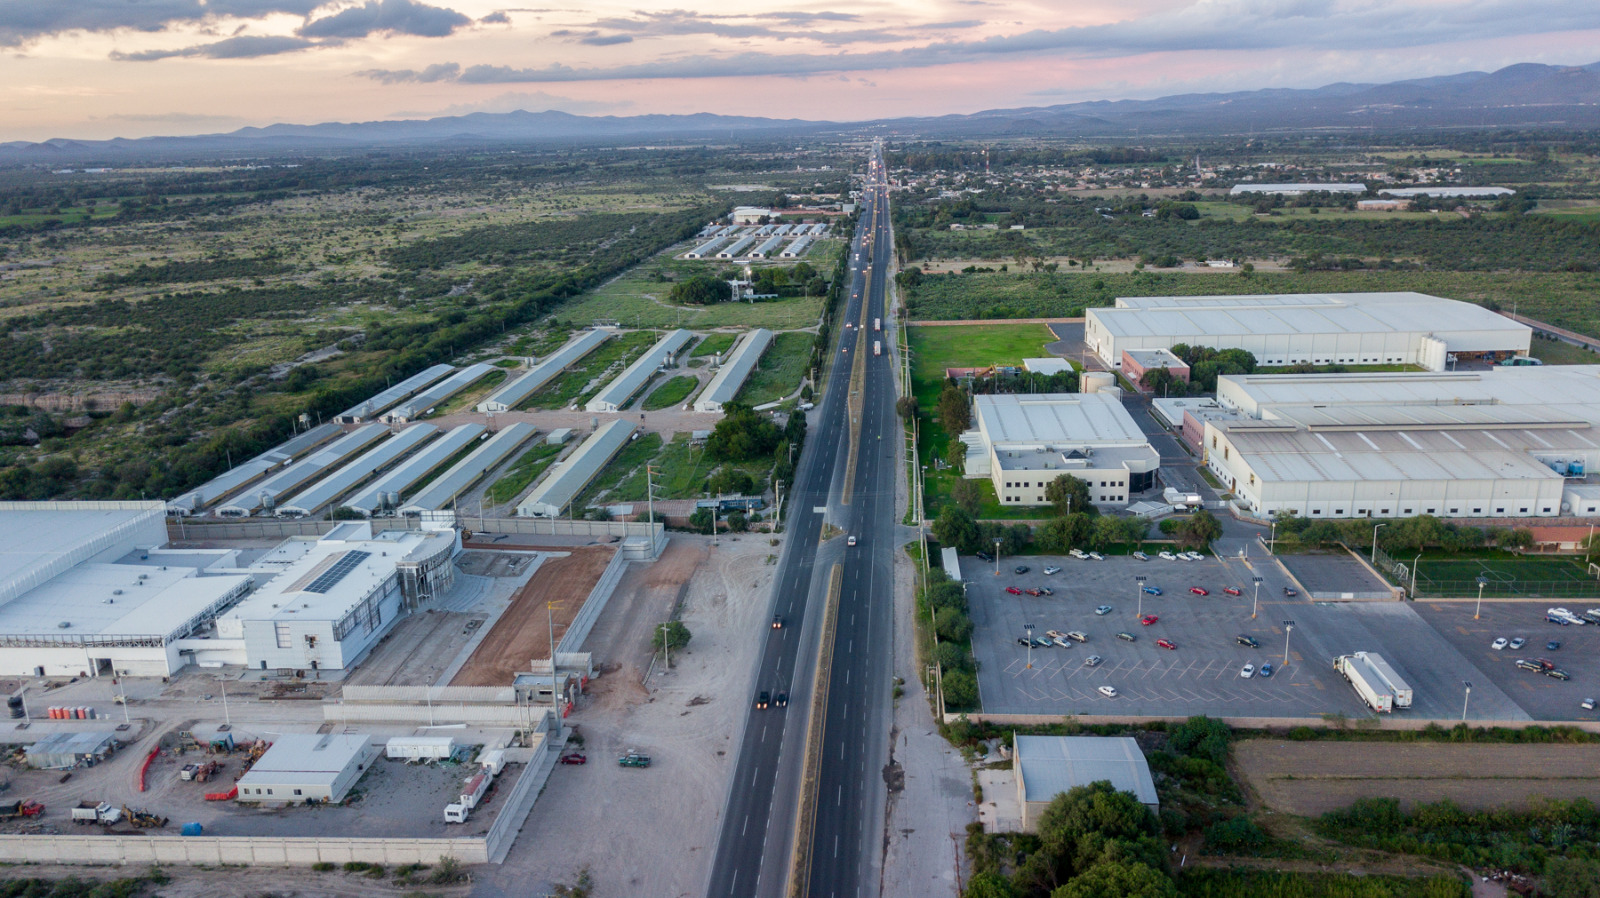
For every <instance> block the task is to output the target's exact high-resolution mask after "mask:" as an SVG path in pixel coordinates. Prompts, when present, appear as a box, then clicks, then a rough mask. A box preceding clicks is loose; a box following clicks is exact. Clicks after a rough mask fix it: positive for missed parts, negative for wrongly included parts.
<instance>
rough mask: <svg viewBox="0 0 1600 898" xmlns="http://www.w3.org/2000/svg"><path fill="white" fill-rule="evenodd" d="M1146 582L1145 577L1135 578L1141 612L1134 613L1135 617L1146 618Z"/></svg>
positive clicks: (1134, 582) (1134, 583)
mask: <svg viewBox="0 0 1600 898" xmlns="http://www.w3.org/2000/svg"><path fill="white" fill-rule="evenodd" d="M1144 581H1145V578H1144V576H1143V575H1140V576H1138V577H1134V578H1133V585H1134V586H1135V587H1137V588H1138V593H1139V595H1138V599H1139V610H1138V611H1135V612H1134V613H1133V616H1134V617H1144Z"/></svg>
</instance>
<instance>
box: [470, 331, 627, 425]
mask: <svg viewBox="0 0 1600 898" xmlns="http://www.w3.org/2000/svg"><path fill="white" fill-rule="evenodd" d="M613 334H614V332H613V331H609V330H601V329H599V328H595V329H593V330H587V331H584V332H583V333H581V334H578V335H577V336H575V337H573V338H572V339H570V340H568V341H567V342H566V344H565V345H563V346H562V347H561V348H560V349H558V350H556V351H555V352H553V353H551V354H550V355H548V356H546V357H545V360H544V361H542V362H540V363H539V364H537V365H535V366H534V367H533V368H532V369H530V370H529V371H528V372H527V373H526V374H524V375H522V376H521V377H518V378H517V379H515V380H513V381H511V382H510V383H508V384H506V385H505V386H503V387H501V388H500V389H498V390H496V391H494V393H492V394H490V396H489V398H488V399H485V400H484V401H482V402H480V403H478V411H480V412H507V411H510V410H512V409H514V408H516V407H517V406H518V405H519V404H521V402H522V400H524V399H527V398H528V397H529V396H531V395H533V394H534V392H535V391H537V390H538V389H539V388H540V387H543V386H544V385H545V384H547V383H549V382H550V381H552V380H554V379H555V376H556V375H557V374H560V373H561V372H562V371H564V370H566V368H567V366H568V365H571V364H572V363H573V362H576V361H577V360H579V359H581V358H583V357H584V356H586V355H588V354H589V353H591V352H594V351H595V350H596V349H597V348H599V346H600V344H601V343H604V342H605V341H606V340H608V339H610V338H611V337H612V335H613Z"/></svg>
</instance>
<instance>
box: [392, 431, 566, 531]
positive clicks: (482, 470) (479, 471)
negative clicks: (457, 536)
mask: <svg viewBox="0 0 1600 898" xmlns="http://www.w3.org/2000/svg"><path fill="white" fill-rule="evenodd" d="M535 432H536V428H535V427H534V426H533V425H532V424H529V423H527V422H526V421H518V422H517V423H515V424H513V425H511V426H510V427H504V428H501V430H500V432H499V433H497V434H495V435H494V436H492V437H490V438H489V439H487V440H484V441H483V445H481V446H479V447H478V448H476V449H474V450H472V452H471V454H469V455H468V456H467V457H466V458H463V459H462V460H461V461H459V462H457V463H456V464H455V465H453V466H452V467H451V468H450V470H448V471H446V472H444V473H443V474H440V475H439V479H438V480H435V481H434V482H432V483H430V484H428V486H427V488H426V489H424V490H423V491H422V492H420V493H418V494H417V495H415V496H413V497H411V499H410V500H409V501H407V502H406V504H405V505H404V506H402V507H401V509H400V511H401V512H402V513H403V514H409V515H418V514H422V513H423V512H428V511H439V510H441V509H443V508H444V507H445V506H447V505H449V504H450V503H451V502H452V501H454V500H455V498H456V497H457V496H459V495H461V494H462V493H463V492H466V490H467V487H470V486H472V485H473V484H474V483H477V482H478V478H480V477H482V476H483V475H484V474H487V473H488V472H489V470H490V469H491V468H493V467H494V466H495V465H498V464H500V463H501V462H503V461H505V460H506V457H507V456H509V455H510V454H511V453H512V452H515V451H516V449H517V447H518V446H521V445H522V444H523V443H525V442H527V441H528V438H529V437H532V436H533V435H534V433H535Z"/></svg>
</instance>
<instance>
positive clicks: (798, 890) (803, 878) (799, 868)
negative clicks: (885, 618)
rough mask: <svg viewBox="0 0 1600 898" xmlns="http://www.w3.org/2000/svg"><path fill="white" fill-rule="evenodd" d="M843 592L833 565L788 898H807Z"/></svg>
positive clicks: (839, 573)
mask: <svg viewBox="0 0 1600 898" xmlns="http://www.w3.org/2000/svg"><path fill="white" fill-rule="evenodd" d="M843 588H844V566H843V565H839V564H835V565H834V566H833V570H832V571H831V572H830V573H829V575H828V601H827V603H826V604H825V605H824V606H823V609H822V643H821V647H820V648H819V650H818V652H817V676H816V680H815V686H814V687H813V688H812V690H811V716H810V719H809V720H808V721H807V722H806V753H805V765H804V766H803V767H802V768H801V772H800V802H799V806H798V807H797V808H796V810H795V818H794V844H793V847H792V848H791V849H790V853H789V860H790V866H789V888H788V890H787V893H788V895H789V896H790V898H806V896H807V895H808V889H809V887H810V884H811V842H812V839H813V834H814V833H815V831H816V827H817V787H818V781H819V779H820V777H821V775H822V737H823V731H824V730H825V729H826V727H827V717H828V683H829V680H830V679H831V676H832V673H833V642H834V631H835V630H836V629H837V627H838V623H839V593H840V591H841V590H842V589H843Z"/></svg>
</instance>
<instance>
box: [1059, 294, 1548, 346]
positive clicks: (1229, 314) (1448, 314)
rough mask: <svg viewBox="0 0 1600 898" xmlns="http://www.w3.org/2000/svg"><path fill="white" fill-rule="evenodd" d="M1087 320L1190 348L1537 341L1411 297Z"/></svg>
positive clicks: (1199, 302)
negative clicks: (1387, 338)
mask: <svg viewBox="0 0 1600 898" xmlns="http://www.w3.org/2000/svg"><path fill="white" fill-rule="evenodd" d="M1084 314H1085V315H1086V316H1087V317H1088V318H1091V319H1093V320H1094V321H1095V322H1098V324H1099V325H1100V327H1102V328H1103V329H1104V330H1105V331H1106V332H1107V333H1109V334H1111V335H1112V336H1115V337H1162V338H1171V339H1172V341H1173V342H1174V343H1190V344H1196V343H1198V344H1204V343H1205V342H1206V340H1207V338H1216V337H1230V336H1237V335H1255V336H1294V335H1302V334H1374V333H1397V334H1398V333H1406V334H1435V335H1438V336H1440V337H1441V339H1446V340H1448V335H1449V334H1452V333H1461V332H1473V333H1481V332H1487V331H1493V332H1499V333H1503V334H1506V335H1507V336H1521V335H1526V334H1529V333H1531V329H1530V328H1528V327H1527V326H1526V325H1524V324H1519V323H1518V322H1515V321H1512V320H1511V319H1510V318H1507V317H1505V316H1503V315H1498V314H1496V313H1494V312H1491V311H1489V310H1488V309H1486V308H1484V307H1483V306H1479V305H1475V304H1473V303H1467V302H1458V301H1456V300H1453V299H1443V298H1441V297H1437V296H1428V295H1426V294H1422V293H1410V292H1397V293H1294V294H1280V295H1275V296H1252V295H1244V296H1200V297H1191V296H1182V297H1178V296H1134V297H1119V298H1118V300H1117V305H1116V307H1115V308H1111V309H1088V310H1086V311H1085V313H1084ZM1483 348H1493V347H1483Z"/></svg>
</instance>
